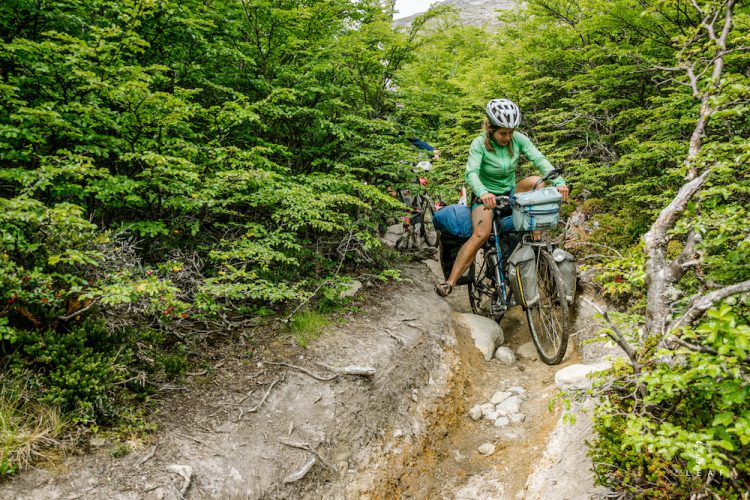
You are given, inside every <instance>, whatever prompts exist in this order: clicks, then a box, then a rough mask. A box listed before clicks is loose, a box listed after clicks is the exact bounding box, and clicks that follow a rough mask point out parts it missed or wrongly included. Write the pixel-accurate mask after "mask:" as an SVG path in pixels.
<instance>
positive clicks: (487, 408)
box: [480, 403, 495, 417]
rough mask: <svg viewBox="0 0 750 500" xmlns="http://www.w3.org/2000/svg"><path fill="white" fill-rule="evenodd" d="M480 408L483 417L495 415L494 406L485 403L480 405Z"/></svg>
mask: <svg viewBox="0 0 750 500" xmlns="http://www.w3.org/2000/svg"><path fill="white" fill-rule="evenodd" d="M480 408H481V409H482V416H484V417H486V416H487V415H490V414H492V413H495V405H493V404H492V403H485V404H483V405H481V406H480Z"/></svg>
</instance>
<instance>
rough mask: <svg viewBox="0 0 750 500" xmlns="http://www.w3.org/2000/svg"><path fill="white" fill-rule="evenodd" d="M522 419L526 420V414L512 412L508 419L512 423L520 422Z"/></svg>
mask: <svg viewBox="0 0 750 500" xmlns="http://www.w3.org/2000/svg"><path fill="white" fill-rule="evenodd" d="M524 420H526V415H524V414H523V413H514V414H513V415H511V416H510V421H511V422H513V423H514V424H520V423H521V422H523V421H524Z"/></svg>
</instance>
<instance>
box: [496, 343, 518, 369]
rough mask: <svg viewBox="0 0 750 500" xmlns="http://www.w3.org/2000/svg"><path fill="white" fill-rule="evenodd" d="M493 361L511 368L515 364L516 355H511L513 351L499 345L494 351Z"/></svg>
mask: <svg viewBox="0 0 750 500" xmlns="http://www.w3.org/2000/svg"><path fill="white" fill-rule="evenodd" d="M495 359H496V360H498V361H500V363H502V364H504V365H506V366H511V365H514V364H515V363H516V355H515V354H513V350H512V349H511V348H510V347H507V346H504V345H501V346H500V347H498V348H497V349H496V350H495Z"/></svg>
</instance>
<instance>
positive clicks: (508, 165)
mask: <svg viewBox="0 0 750 500" xmlns="http://www.w3.org/2000/svg"><path fill="white" fill-rule="evenodd" d="M484 138H485V134H484V133H482V134H480V135H479V136H478V137H477V138H476V139H474V140H473V141H472V142H471V147H470V148H469V160H468V161H467V162H466V173H465V175H464V178H465V179H466V183H467V184H468V185H469V187H471V191H472V192H473V193H474V195H475V196H482V195H483V194H484V193H494V194H503V193H507V192H509V191H510V190H511V189H512V188H513V187H514V186H515V185H516V167H518V160H519V158H520V157H521V153H523V155H524V156H525V157H526V158H528V159H529V161H530V162H531V163H533V164H534V166H535V167H536V168H537V170H539V171H540V172H541V173H542V175H543V176H544V175H547V174H548V173H549V172H550V171H551V170H552V169H553V168H554V167H553V166H552V164H551V163H550V162H549V160H547V158H545V157H544V155H543V154H542V153H540V152H539V150H538V149H537V148H536V147H535V146H534V144H532V143H531V140H530V139H529V138H528V137H526V136H525V135H524V134H522V133H521V132H513V138H512V139H511V141H512V143H513V155H512V156H511V155H510V154H509V153H508V148H507V147H503V146H500V145H499V144H498V143H497V142H495V140H494V139H490V140H491V141H492V147H493V148H494V151H489V150H488V149H487V148H485V147H484ZM551 182H552V184H553V185H555V186H562V185H564V184H565V180H564V179H563V178H562V177H558V178H557V179H555V180H553V181H551Z"/></svg>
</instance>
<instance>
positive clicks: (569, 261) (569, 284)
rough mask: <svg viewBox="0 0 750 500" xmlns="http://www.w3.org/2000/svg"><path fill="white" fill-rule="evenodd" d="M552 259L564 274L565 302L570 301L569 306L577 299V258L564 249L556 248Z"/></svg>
mask: <svg viewBox="0 0 750 500" xmlns="http://www.w3.org/2000/svg"><path fill="white" fill-rule="evenodd" d="M552 257H553V258H554V259H555V262H557V268H558V269H559V270H560V274H562V279H563V288H564V289H565V300H567V301H568V304H572V303H573V301H574V300H575V297H576V277H577V274H578V264H577V262H576V258H575V257H573V255H572V254H570V253H568V252H566V251H565V250H563V249H562V248H555V250H554V251H553V252H552Z"/></svg>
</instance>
